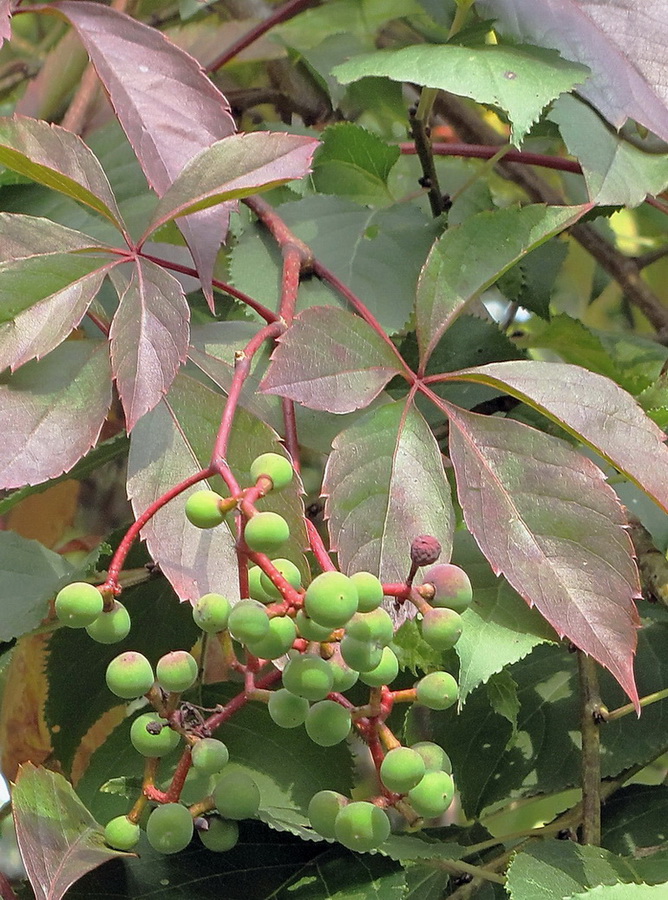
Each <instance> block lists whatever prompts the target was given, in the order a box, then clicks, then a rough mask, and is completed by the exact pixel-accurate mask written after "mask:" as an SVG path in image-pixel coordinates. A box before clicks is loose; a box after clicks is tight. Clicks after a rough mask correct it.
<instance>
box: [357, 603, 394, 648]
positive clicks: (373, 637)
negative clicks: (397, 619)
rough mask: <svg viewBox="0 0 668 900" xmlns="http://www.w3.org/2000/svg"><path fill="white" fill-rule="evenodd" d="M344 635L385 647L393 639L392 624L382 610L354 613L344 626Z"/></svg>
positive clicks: (390, 619)
mask: <svg viewBox="0 0 668 900" xmlns="http://www.w3.org/2000/svg"><path fill="white" fill-rule="evenodd" d="M346 634H349V635H350V637H354V638H355V639H356V640H358V641H368V642H369V643H376V644H380V646H381V647H386V646H387V645H388V644H389V643H390V641H391V640H392V638H393V637H394V622H393V621H392V617H391V616H390V614H389V613H388V612H387V611H386V610H384V609H380V608H379V609H374V610H372V611H371V612H368V613H360V612H358V613H355V615H354V616H353V617H352V619H351V620H350V621H349V622H348V624H347V625H346Z"/></svg>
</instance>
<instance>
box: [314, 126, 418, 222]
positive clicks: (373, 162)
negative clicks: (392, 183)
mask: <svg viewBox="0 0 668 900" xmlns="http://www.w3.org/2000/svg"><path fill="white" fill-rule="evenodd" d="M322 139H323V143H322V146H321V147H320V149H319V150H318V151H317V153H316V155H315V157H314V159H313V176H312V177H313V183H314V184H315V187H316V190H318V191H319V192H320V193H322V194H337V195H338V196H339V197H347V198H348V199H350V200H352V201H353V202H354V203H360V204H369V205H370V206H375V205H380V206H386V205H387V204H388V203H389V202H391V200H392V197H391V195H390V192H389V189H388V186H387V179H388V177H389V174H390V170H391V169H392V166H393V165H394V164H395V162H396V161H397V160H398V159H399V156H400V155H401V154H400V151H399V148H398V147H391V146H390V145H389V144H386V143H385V142H384V141H381V140H380V138H378V137H376V135H374V134H373V133H372V132H370V131H366V130H365V129H364V128H361V127H360V126H359V125H354V124H353V123H352V122H340V123H338V124H336V125H330V126H329V128H326V129H325V131H324V132H323V134H322Z"/></svg>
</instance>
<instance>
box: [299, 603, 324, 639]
mask: <svg viewBox="0 0 668 900" xmlns="http://www.w3.org/2000/svg"><path fill="white" fill-rule="evenodd" d="M295 624H296V625H297V629H298V630H299V633H300V635H301V636H302V637H303V638H304V639H305V640H307V641H326V640H327V638H328V637H329V636H330V634H331V633H332V629H331V628H330V627H329V626H328V625H318V623H317V622H314V621H313V619H309V617H308V616H307V615H306V613H305V612H304V610H303V609H300V610H299V612H298V613H297V615H296V616H295Z"/></svg>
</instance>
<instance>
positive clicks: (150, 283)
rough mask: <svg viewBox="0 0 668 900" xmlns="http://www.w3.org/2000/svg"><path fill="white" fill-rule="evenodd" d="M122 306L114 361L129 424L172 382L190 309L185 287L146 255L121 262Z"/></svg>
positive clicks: (117, 275) (117, 274) (113, 334)
mask: <svg viewBox="0 0 668 900" xmlns="http://www.w3.org/2000/svg"><path fill="white" fill-rule="evenodd" d="M112 277H113V281H114V284H115V286H116V290H117V291H118V295H119V297H120V301H121V302H120V306H119V307H118V310H117V311H116V314H115V316H114V318H113V321H112V323H111V330H110V332H109V338H110V340H111V364H112V369H113V374H114V378H115V379H116V384H117V385H118V392H119V394H120V395H121V400H122V402H123V409H124V410H125V419H126V422H127V429H128V431H131V430H132V429H133V428H134V426H135V425H136V423H137V420H138V419H140V418H141V417H142V416H143V415H144V414H145V413H147V412H148V411H149V410H150V409H153V407H154V406H155V405H156V403H158V401H159V400H160V399H161V397H163V396H164V395H165V394H166V393H167V391H168V390H169V388H170V385H171V383H172V381H173V380H174V376H175V375H176V373H177V371H178V369H179V366H180V365H181V363H182V362H184V361H185V358H186V354H187V352H188V339H189V329H188V320H189V316H190V310H189V309H188V303H187V301H186V299H185V296H184V293H183V288H182V287H181V285H180V284H179V282H178V281H177V280H176V278H174V277H173V276H172V275H170V274H169V272H166V271H165V270H164V269H161V268H160V267H159V266H156V265H155V263H152V262H150V261H149V260H146V259H137V260H135V261H134V262H133V263H132V266H131V269H130V270H128V267H127V266H122V267H120V268H117V269H116V270H115V271H114V273H113V276H112Z"/></svg>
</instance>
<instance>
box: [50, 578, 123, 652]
mask: <svg viewBox="0 0 668 900" xmlns="http://www.w3.org/2000/svg"><path fill="white" fill-rule="evenodd" d="M55 609H56V617H57V618H58V620H59V621H60V622H62V624H63V625H67V626H68V627H69V628H85V629H86V631H87V632H88V634H89V635H90V636H91V637H92V638H93V640H94V641H97V642H98V643H100V644H115V643H117V642H118V641H122V640H123V638H125V637H127V636H128V634H129V632H130V624H131V623H130V615H129V613H128V611H127V609H126V608H125V607H124V606H123V604H122V603H119V602H118V600H114V601H113V604H112V605H111V606H110V607H109V608H108V609H104V597H103V596H102V594H101V593H100V591H99V590H98V589H97V588H96V587H94V586H93V585H92V584H88V583H87V582H85V581H75V582H73V583H72V584H68V585H66V586H65V587H64V588H62V590H60V591H58V593H57V595H56V603H55Z"/></svg>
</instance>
